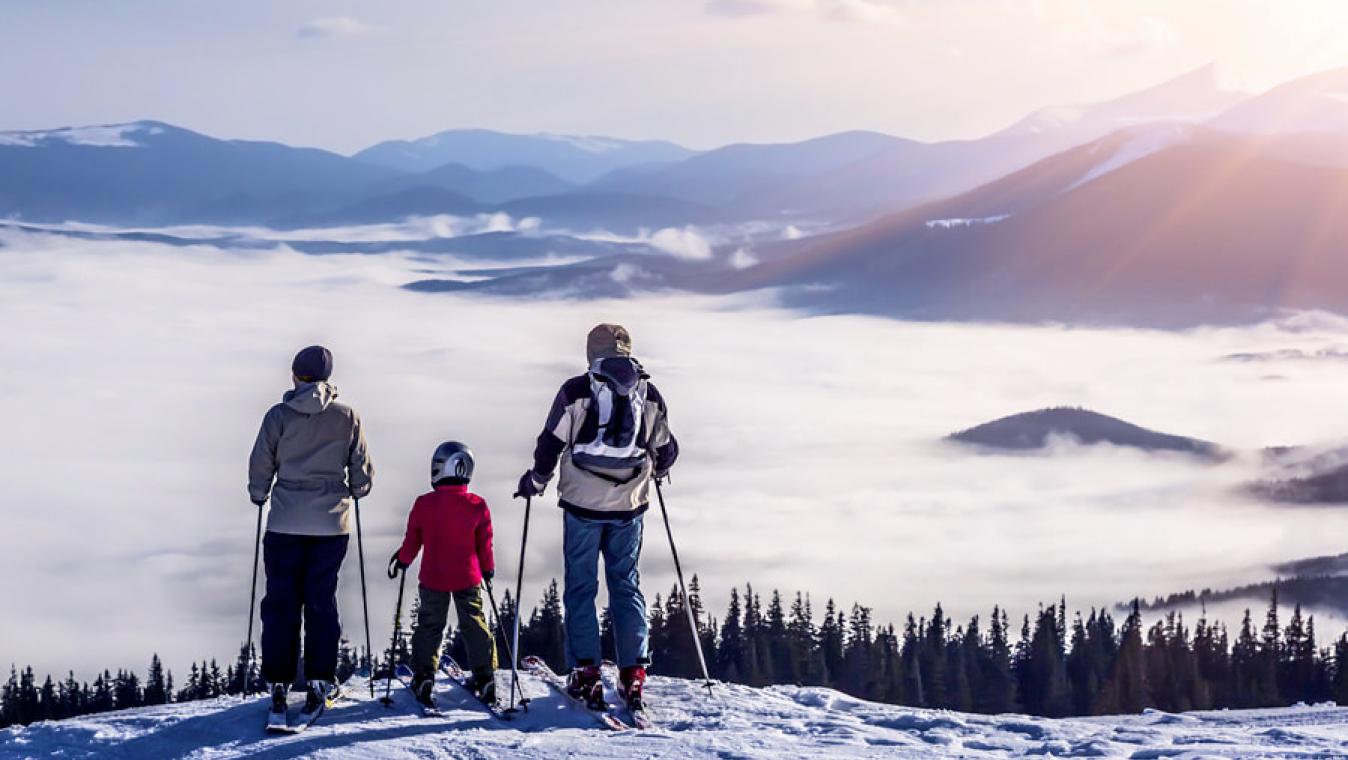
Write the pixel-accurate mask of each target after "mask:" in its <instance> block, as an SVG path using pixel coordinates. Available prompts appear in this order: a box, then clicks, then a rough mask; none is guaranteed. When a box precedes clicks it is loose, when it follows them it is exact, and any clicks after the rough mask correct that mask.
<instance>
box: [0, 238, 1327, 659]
mask: <svg viewBox="0 0 1348 760" xmlns="http://www.w3.org/2000/svg"><path fill="white" fill-rule="evenodd" d="M0 244H3V246H2V247H0V320H3V321H4V323H5V324H7V325H10V326H11V329H7V330H5V331H3V333H0V352H2V353H3V355H4V356H5V357H6V360H5V362H4V364H3V366H0V399H3V403H4V405H5V410H6V411H5V422H6V436H7V440H8V441H9V445H7V446H6V447H5V455H4V457H3V458H0V468H2V469H0V475H3V480H4V482H5V484H6V488H5V498H4V500H3V502H2V503H0V504H2V505H0V519H3V521H4V524H5V526H6V530H5V531H4V537H3V546H0V598H4V599H5V600H6V603H7V614H6V615H5V619H4V622H3V623H0V651H3V653H4V654H5V655H7V656H8V658H9V659H12V660H15V661H17V662H20V663H24V662H32V663H33V664H34V665H35V666H37V667H38V668H39V669H42V670H53V671H55V670H64V669H65V668H67V667H74V668H75V669H76V672H77V674H82V675H86V676H87V675H89V674H90V673H91V672H92V668H94V667H99V668H102V667H113V668H115V667H118V666H127V667H136V668H143V667H144V662H143V661H144V660H145V659H146V658H148V656H149V654H150V652H151V651H152V650H154V649H158V650H159V651H160V653H161V654H163V655H164V656H165V657H166V658H167V661H168V662H169V664H170V665H172V666H173V667H174V668H175V669H176V670H178V671H179V672H180V673H181V671H182V669H183V668H184V667H185V666H186V662H187V660H188V658H190V657H200V656H202V655H208V656H210V655H214V656H220V657H228V656H229V655H230V652H231V650H232V649H233V647H235V646H236V645H237V644H238V642H239V641H240V640H241V639H242V638H243V635H244V632H245V628H246V620H245V615H246V613H247V596H248V585H247V584H248V578H249V563H250V561H251V551H252V548H251V541H252V537H253V536H252V534H253V517H254V512H253V508H252V506H251V505H250V504H249V503H248V500H247V497H246V494H245V492H244V477H245V457H246V455H247V452H248V449H249V447H250V445H251V443H252V440H253V436H254V434H255V432H256V427H257V424H258V421H259V420H260V418H261V415H262V414H263V412H264V411H265V410H266V409H267V407H268V406H269V405H270V404H272V403H274V402H275V401H276V400H277V399H278V398H279V397H280V394H281V392H282V391H284V390H285V389H286V387H287V383H288V380H289V371H288V367H289V361H290V358H291V355H292V353H293V351H294V350H295V349H296V348H298V347H300V346H304V345H308V344H310V343H314V342H322V343H324V344H326V345H328V346H330V347H331V348H332V349H333V350H334V352H335V354H336V367H337V369H336V374H335V376H334V379H335V382H336V383H337V385H338V387H339V388H340V389H341V393H342V398H343V399H344V400H346V401H349V402H350V403H351V404H353V405H354V406H355V407H356V408H357V409H358V410H359V411H360V412H361V414H362V415H363V417H364V419H365V422H366V425H367V428H368V435H369V440H370V446H371V450H372V453H373V457H374V461H375V464H376V467H377V476H376V485H375V490H374V493H373V495H372V496H371V497H370V498H369V499H368V500H367V501H366V502H365V503H364V504H363V509H364V510H365V512H364V515H363V519H364V525H365V530H366V536H365V540H366V553H367V555H368V558H367V561H368V562H369V567H368V568H367V569H368V570H369V571H370V573H371V575H372V578H375V579H378V578H380V576H379V574H378V572H377V571H378V565H379V564H380V562H379V560H380V558H382V557H385V556H387V554H388V553H389V552H390V551H392V550H393V548H394V547H395V545H396V542H397V539H398V536H399V533H400V531H401V528H402V525H403V522H404V520H405V517H406V513H407V509H408V508H409V506H410V504H411V502H412V499H413V498H414V497H415V496H416V495H417V494H418V493H420V492H421V491H422V490H424V489H425V488H426V486H427V484H426V483H425V482H424V481H425V470H426V459H427V457H428V456H429V455H430V453H431V451H432V450H433V449H434V447H435V445H436V444H437V443H439V442H440V441H441V440H444V439H446V438H458V439H461V440H465V441H468V442H469V443H471V444H472V445H473V447H474V449H475V450H476V451H477V453H478V456H479V458H480V463H479V476H478V479H477V481H476V487H477V488H478V489H479V490H480V492H481V493H482V494H483V495H484V496H486V497H487V499H488V500H489V502H490V503H491V505H492V508H493V510H494V513H495V515H496V520H497V534H498V536H499V537H500V543H499V546H498V557H499V559H500V565H501V575H502V577H506V578H512V577H513V575H514V572H515V567H516V563H517V560H518V557H517V551H518V543H517V541H518V538H519V535H520V528H521V519H522V510H521V508H520V504H519V502H512V501H511V500H510V499H509V494H510V493H511V487H512V485H513V483H514V480H515V479H516V478H517V477H518V475H519V473H520V472H521V471H522V470H523V469H524V468H525V467H526V466H527V465H528V463H529V454H530V451H531V448H532V442H533V438H534V436H536V435H537V432H538V429H539V427H540V425H541V424H542V421H543V415H544V413H545V412H546V409H547V406H548V403H549V401H550V400H551V397H552V395H553V394H554V393H555V391H556V388H557V386H558V384H560V383H561V382H562V381H563V380H564V379H565V378H566V377H568V376H570V375H572V374H575V373H577V372H579V371H581V370H582V369H583V363H584V362H583V350H584V335H585V332H586V330H587V329H588V328H589V327H590V326H591V325H592V324H594V323H596V322H600V321H616V322H621V323H624V324H626V325H627V326H628V327H629V328H630V329H631V330H632V333H633V335H634V336H635V339H636V349H637V352H638V353H639V355H640V356H641V357H642V359H643V360H644V362H645V364H646V366H647V367H648V368H649V369H650V371H651V373H652V375H653V376H654V378H655V382H656V383H658V384H659V385H660V387H661V389H662V391H663V392H664V394H665V395H666V396H667V397H668V398H669V400H670V404H671V419H672V423H673V426H674V429H675V432H676V433H677V434H678V436H679V438H680V441H681V442H682V444H683V450H684V457H683V460H682V461H681V463H680V465H679V467H678V468H677V470H676V472H675V475H674V481H673V484H672V486H671V487H670V488H669V489H667V494H668V496H669V499H670V503H669V506H670V509H671V517H672V520H673V526H674V531H675V534H676V536H677V537H678V539H679V541H680V551H681V555H682V559H683V561H684V563H685V566H686V567H687V568H688V569H689V570H690V571H693V572H696V573H698V574H699V575H700V576H701V578H702V581H703V584H704V588H705V589H706V590H707V593H708V595H709V597H710V599H709V606H710V608H711V609H712V610H713V611H714V612H716V613H717V614H720V613H721V612H722V610H723V608H724V604H725V595H726V594H727V592H728V590H729V588H730V586H731V585H736V584H740V583H743V582H744V581H746V580H749V581H753V582H754V583H755V585H756V586H757V587H758V588H760V589H764V590H766V589H770V588H772V587H780V588H783V589H802V590H805V591H809V592H811V593H812V594H813V595H814V597H815V600H816V602H817V603H822V601H823V600H824V598H826V597H829V596H833V597H836V598H837V599H838V600H839V601H840V602H844V603H850V602H851V601H852V600H854V599H855V600H860V601H862V602H865V603H868V604H871V605H874V606H875V607H876V608H877V609H876V617H877V620H882V621H894V622H901V620H900V619H899V616H900V615H901V614H902V613H903V612H906V611H907V610H909V609H917V610H927V609H929V608H930V606H931V605H933V604H934V603H935V602H937V601H938V600H940V601H943V602H944V603H945V604H946V607H947V609H949V610H951V611H952V612H953V613H954V614H956V615H960V616H963V615H967V614H970V613H973V612H986V610H987V609H989V608H990V607H991V606H992V605H993V604H1004V605H1009V606H1010V607H1011V609H1012V610H1013V611H1015V612H1023V611H1027V610H1031V609H1033V606H1034V605H1035V604H1036V603H1037V602H1038V601H1040V600H1052V599H1056V598H1057V597H1058V595H1059V594H1064V593H1065V594H1066V595H1067V597H1068V602H1069V606H1073V607H1077V606H1083V607H1084V606H1088V605H1091V604H1096V605H1099V604H1105V603H1110V602H1114V601H1116V600H1119V599H1122V598H1126V597H1129V596H1131V595H1134V594H1142V595H1153V594H1160V593H1165V592H1169V591H1172V590H1177V589H1182V588H1188V587H1199V588H1201V587H1203V586H1206V585H1222V584H1225V583H1227V582H1231V581H1239V580H1257V579H1262V578H1264V577H1266V576H1267V571H1266V569H1265V568H1266V566H1267V565H1268V564H1269V563H1271V562H1276V561H1282V560H1286V559H1290V558H1296V557H1303V556H1309V555H1315V554H1327V553H1336V552H1338V551H1340V550H1341V536H1342V535H1343V534H1344V533H1345V531H1346V530H1348V511H1341V510H1333V509H1279V508H1275V507H1270V506H1267V505H1264V504H1261V503H1258V502H1255V501H1252V500H1250V499H1249V498H1247V497H1245V496H1242V495H1240V494H1239V493H1238V492H1236V491H1235V490H1234V488H1235V486H1237V485H1239V484H1240V483H1242V482H1244V480H1245V479H1247V478H1248V477H1249V476H1250V475H1251V473H1252V472H1253V471H1254V469H1255V466H1254V465H1253V464H1252V463H1251V462H1250V461H1248V460H1246V459H1237V460H1235V461H1233V462H1231V463H1228V464H1224V465H1220V466H1209V465H1202V464H1198V463H1195V462H1193V461H1191V460H1188V459H1185V458H1183V457H1159V456H1148V455H1145V454H1140V453H1137V452H1132V451H1124V450H1113V449H1107V448H1105V449H1095V450H1086V449H1074V448H1068V449H1065V450H1060V451H1057V452H1055V454H1054V455H1053V456H988V455H980V454H975V453H972V452H970V451H968V450H965V449H962V448H960V447H957V446H954V445H952V444H947V443H944V442H942V441H941V440H940V439H941V438H942V436H944V435H945V434H947V433H950V432H952V431H955V430H959V429H963V428H966V427H969V426H970V425H973V424H977V423H980V422H983V421H986V420H989V419H992V418H995V417H998V416H1001V415H1004V414H1008V413H1012V412H1017V411H1023V410H1027V409H1033V408H1037V407H1043V406H1050V405H1058V404H1079V405H1084V406H1088V407H1090V408H1094V409H1097V410H1099V411H1103V412H1106V413H1110V414H1114V415H1117V416H1120V417H1123V418H1124V419H1127V420H1129V421H1132V422H1136V423H1138V424H1142V425H1146V426H1149V427H1153V428H1156V429H1161V430H1166V431H1170V432H1176V433H1183V434H1187V435H1193V436H1196V437H1200V438H1204V439H1208V440H1213V441H1218V442H1220V443H1223V444H1226V445H1230V446H1235V447H1242V448H1247V449H1252V448H1256V447H1259V446H1263V445H1270V444H1280V443H1297V442H1303V441H1311V440H1322V439H1326V438H1333V437H1337V435H1338V433H1339V431H1348V404H1344V403H1343V395H1344V393H1345V391H1344V389H1343V387H1342V381H1341V372H1340V371H1339V369H1338V368H1337V365H1336V363H1334V362H1304V361H1301V362H1287V363H1276V362H1257V363H1240V362H1230V361H1222V360H1220V357H1223V356H1226V355H1229V354H1232V353H1237V352H1265V351H1276V350H1283V349H1292V348H1295V349H1302V350H1306V351H1318V350H1321V349H1324V348H1328V347H1333V346H1342V345H1343V344H1344V342H1345V341H1348V328H1345V326H1344V324H1343V323H1342V321H1339V320H1332V319H1323V318H1317V319H1312V320H1301V321H1298V322H1296V323H1294V324H1289V325H1286V326H1276V325H1266V326H1262V327H1258V328H1249V329H1240V330H1220V331H1206V332H1193V333H1184V334H1171V333H1157V332H1147V331H1127V330H1119V331H1100V330H1074V329H1064V328H1058V327H1002V326H987V325H942V324H908V323H900V322H893V321H887V320H880V319H870V318H862V317H810V318H804V317H801V316H799V315H796V314H793V313H789V312H785V311H780V310H776V309H773V308H770V307H767V306H763V305H761V304H753V303H747V302H744V301H739V300H724V299H708V298H694V297H658V298H656V297H651V298H643V299H639V300H632V301H600V302H565V301H546V300H539V299H532V298H530V299H519V300H493V299H484V298H478V297H462V296H454V295H446V294H422V293H411V292H406V291H402V290H399V289H398V288H397V287H396V286H397V285H400V284H402V283H403V282H406V281H408V280H411V279H417V278H419V277H420V276H422V275H420V274H418V271H419V270H422V269H424V268H425V267H426V266H427V263H426V262H425V261H423V260H414V259H409V258H402V257H399V256H392V255H390V256H321V257H315V256H303V255H300V254H297V253H293V252H291V251H289V250H286V249H280V250H269V251H259V252H250V251H231V252H224V251H220V250H217V249H214V248H211V247H208V246H200V247H188V248H168V247H163V246H157V245H146V244H124V243H110V242H88V241H77V240H71V239H64V238H57V237H52V236H45V235H24V234H19V233H14V232H4V233H0ZM552 496H553V495H552V493H550V494H549V497H548V498H545V499H543V500H541V501H540V502H539V503H537V504H536V505H535V515H534V521H535V522H534V524H533V529H532V530H531V534H530V536H531V546H530V554H529V558H528V561H529V568H530V573H529V579H528V583H527V584H526V585H527V589H526V594H527V597H528V598H529V599H533V598H535V597H536V594H537V593H538V591H539V590H540V589H541V586H542V585H543V584H544V583H546V582H547V580H548V579H549V578H551V577H556V576H559V575H560V572H561V558H560V553H559V543H560V538H561V531H560V517H559V514H558V512H557V510H556V508H555V506H553V503H554V502H553V498H552ZM651 527H652V528H653V529H654V528H655V526H654V525H652V526H651ZM646 547H647V548H646V555H645V558H644V560H643V574H644V577H645V579H646V583H647V587H648V589H649V592H650V594H651V595H652V596H654V594H655V592H657V591H659V592H666V591H667V590H668V588H669V587H670V585H671V584H672V582H673V574H672V565H671V562H670V558H669V552H668V548H667V547H666V546H665V543H664V541H663V538H662V536H661V534H660V532H659V531H656V532H653V533H652V534H651V536H650V540H648V541H647V543H646ZM354 555H355V552H354V551H353V552H352V556H351V558H350V559H349V562H348V565H347V567H346V570H345V576H344V580H343V586H342V592H341V593H342V603H343V611H344V615H345V619H346V621H347V624H348V626H347V627H348V630H350V631H356V630H357V629H358V627H357V626H355V625H353V623H354V622H355V621H358V620H359V614H360V606H359V584H358V582H357V576H356V573H355V566H354V562H355V559H354ZM394 592H395V589H394V588H392V586H391V585H390V584H388V583H387V582H385V581H383V580H382V579H379V580H372V587H371V602H372V605H373V606H372V609H371V619H372V622H373V624H374V626H375V631H374V635H375V638H376V640H383V639H385V638H386V637H387V635H388V624H389V623H388V621H389V619H390V618H391V612H392V605H393V601H394ZM95 628H96V629H97V630H99V631H100V634H99V635H98V636H96V637H91V636H90V635H89V631H90V630H91V629H95Z"/></svg>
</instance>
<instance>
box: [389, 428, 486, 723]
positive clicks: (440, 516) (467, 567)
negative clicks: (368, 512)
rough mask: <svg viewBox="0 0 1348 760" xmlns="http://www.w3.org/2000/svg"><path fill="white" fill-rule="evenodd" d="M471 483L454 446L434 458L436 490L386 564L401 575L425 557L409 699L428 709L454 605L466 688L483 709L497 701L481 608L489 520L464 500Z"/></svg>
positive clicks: (421, 503) (478, 505)
mask: <svg viewBox="0 0 1348 760" xmlns="http://www.w3.org/2000/svg"><path fill="white" fill-rule="evenodd" d="M472 477H473V452H472V451H471V450H470V449H469V448H468V447H467V446H465V445H463V444H462V443H459V442H457V441H448V442H446V443H442V444H440V446H439V448H437V449H436V450H435V455H434V456H433V457H432V458H431V483H432V484H433V485H434V489H433V490H432V491H431V492H430V493H426V494H422V495H421V496H419V497H417V500H416V503H415V504H413V505H412V514H411V515H410V516H409V517H408V518H407V535H406V536H404V538H403V545H402V547H401V548H400V549H399V550H398V551H397V553H395V554H394V555H393V558H392V559H391V560H390V561H389V564H390V566H393V567H395V568H396V569H398V570H406V569H407V567H408V566H409V565H411V564H412V561H413V560H415V559H416V558H417V552H419V551H420V550H421V548H422V547H423V546H424V547H425V549H426V553H425V556H423V557H422V558H421V572H420V573H419V575H418V580H419V581H420V588H419V595H420V598H421V609H420V611H419V612H418V614H417V622H416V630H415V631H413V633H412V672H413V681H412V691H413V692H414V693H415V694H416V696H417V700H418V701H420V702H421V703H422V704H424V705H426V706H428V707H432V708H433V707H434V706H435V699H434V697H433V696H432V690H433V688H434V684H435V671H436V667H437V665H438V664H439V661H440V644H441V642H442V641H443V640H444V634H445V623H446V622H447V620H448V618H449V603H450V600H451V599H453V601H454V608H455V611H456V612H457V613H458V616H459V632H460V633H461V634H463V641H464V644H465V645H466V647H467V649H468V666H469V668H471V669H472V673H473V679H472V681H471V682H470V683H469V684H468V686H469V688H471V689H473V690H474V691H476V692H477V693H478V695H479V696H480V697H481V698H482V699H483V700H484V701H486V702H489V703H490V702H494V701H495V700H496V681H495V673H496V642H495V641H494V640H493V638H492V634H491V629H490V628H488V627H487V616H486V613H485V612H484V611H483V608H482V582H483V581H484V580H486V581H490V580H491V578H492V576H493V575H494V574H495V570H496V563H495V560H494V559H493V557H492V545H491V540H492V528H491V512H490V511H488V509H487V502H486V501H484V500H483V499H482V497H480V496H478V495H476V494H473V493H469V492H468V482H469V481H470V480H471V479H472Z"/></svg>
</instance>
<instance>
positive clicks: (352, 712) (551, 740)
mask: <svg viewBox="0 0 1348 760" xmlns="http://www.w3.org/2000/svg"><path fill="white" fill-rule="evenodd" d="M352 686H353V688H354V693H355V694H356V696H357V697H358V699H357V700H355V701H352V702H344V703H342V704H341V705H340V706H339V707H337V708H335V709H333V710H332V711H331V712H329V713H328V714H327V715H326V716H325V717H324V719H323V720H322V721H321V722H320V723H318V724H317V725H315V726H314V727H313V728H312V729H310V730H309V731H308V732H306V733H304V734H300V735H295V736H271V735H267V734H265V733H264V732H263V730H262V728H261V724H262V720H263V717H264V710H265V707H264V705H263V701H262V700H261V699H248V700H245V699H241V698H237V697H224V698H221V699H216V700H211V701H204V702H191V703H185V704H181V705H167V706H163V707H153V708H143V709H138V710H126V711H122V712H115V713H107V714H104V715H98V716H90V717H86V718H81V719H72V720H67V721H59V722H48V723H38V724H34V725H32V726H29V727H27V728H11V729H8V730H6V731H4V732H0V757H5V758H10V757H14V758H21V757H22V758H27V757H53V756H54V757H65V758H80V757H154V758H168V757H196V758H232V757H267V758H292V757H310V756H312V757H342V758H353V757H354V758H360V757H372V758H373V757H377V758H423V757H436V758H440V757H453V758H505V757H510V758H656V757H659V758H702V757H714V758H725V759H726V760H732V759H734V760H754V759H756V758H797V757H809V758H859V757H896V758H929V757H930V758H941V757H963V758H979V757H1030V756H1040V757H1123V758H1161V757H1179V758H1217V757H1223V758H1234V757H1239V758H1254V757H1280V758H1291V757H1322V758H1324V757H1348V708H1339V707H1334V706H1320V707H1303V706H1298V707H1292V708H1285V709H1278V710H1242V711H1221V712H1206V713H1189V714H1183V715H1172V714H1168V713H1159V712H1150V713H1147V714H1144V715H1139V716H1113V717H1105V718H1083V719H1064V720H1050V719H1042V718H1030V717H1025V716H1020V715H1000V716H982V715H966V714H962V713H953V712H945V711H936V710H916V709H911V708H901V707H893V706H889V705H880V704H875V703H871V702H864V701H862V700H858V699H853V698H851V697H848V696H845V695H843V694H840V693H838V692H836V691H832V690H829V689H819V688H800V687H786V686H777V687H771V688H768V689H751V688H749V687H746V686H733V685H722V686H720V687H719V688H718V690H717V692H716V695H715V696H714V697H712V698H708V697H707V695H706V693H705V692H704V691H703V690H702V689H701V688H700V687H699V685H698V684H696V683H694V682H690V681H683V680H679V679H672V678H653V679H652V680H651V683H650V687H649V693H650V694H651V695H652V697H653V701H654V704H655V705H656V718H657V719H658V721H659V723H660V727H659V728H657V729H654V730H650V731H635V730H632V731H627V732H622V733H614V732H611V731H608V730H605V729H601V728H598V727H597V724H596V723H595V722H594V720H593V719H592V718H591V717H590V716H589V715H588V714H586V713H585V712H584V711H583V710H578V709H576V708H574V707H572V706H571V704H570V703H569V702H568V701H566V700H563V699H560V698H559V697H557V696H556V695H554V694H552V693H550V692H547V691H546V690H545V689H544V687H542V686H541V684H540V683H538V682H529V691H530V693H531V694H534V695H536V696H535V698H534V701H533V703H532V706H531V709H530V711H529V713H528V714H526V715H522V716H521V717H520V718H518V719H517V720H515V721H512V722H511V723H510V724H503V723H500V722H498V721H497V720H496V719H494V718H492V717H491V716H489V715H488V714H487V713H486V712H485V711H483V710H481V709H480V708H478V707H476V703H475V702H474V701H473V700H472V698H471V697H459V696H458V694H459V692H456V691H449V690H445V691H442V692H441V693H440V694H439V699H440V701H441V704H442V706H444V707H445V708H446V710H445V715H444V717H442V718H423V717H420V715H415V714H413V710H412V701H411V695H410V694H408V693H407V692H406V691H397V692H395V705H394V706H393V707H392V708H386V707H383V706H382V705H380V704H379V703H378V702H377V701H375V700H371V699H369V698H368V692H367V691H362V690H361V689H362V688H363V687H364V686H365V683H364V682H360V683H354V684H352Z"/></svg>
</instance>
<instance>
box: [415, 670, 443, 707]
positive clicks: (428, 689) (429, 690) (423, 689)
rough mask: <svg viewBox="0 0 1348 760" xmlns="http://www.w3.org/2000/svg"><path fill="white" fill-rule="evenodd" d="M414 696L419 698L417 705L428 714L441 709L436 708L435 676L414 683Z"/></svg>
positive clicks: (424, 677)
mask: <svg viewBox="0 0 1348 760" xmlns="http://www.w3.org/2000/svg"><path fill="white" fill-rule="evenodd" d="M412 694H413V696H415V697H416V698H417V704H419V705H421V709H422V710H425V711H427V712H435V711H436V710H438V709H439V708H438V707H436V706H435V676H423V677H421V678H418V679H417V680H416V681H414V682H413V683H412Z"/></svg>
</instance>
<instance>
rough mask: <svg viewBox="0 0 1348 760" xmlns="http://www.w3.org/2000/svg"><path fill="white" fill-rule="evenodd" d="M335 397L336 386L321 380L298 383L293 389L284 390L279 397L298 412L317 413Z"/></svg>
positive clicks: (325, 407) (326, 406)
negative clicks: (283, 393)
mask: <svg viewBox="0 0 1348 760" xmlns="http://www.w3.org/2000/svg"><path fill="white" fill-rule="evenodd" d="M336 399H337V386H335V385H333V384H331V383H327V382H323V381H321V380H320V381H319V382H316V383H300V384H299V385H297V386H295V390H293V391H286V393H285V395H284V396H282V397H281V400H282V401H283V402H285V404H286V406H289V407H290V408H291V409H294V410H295V411H297V412H299V413H300V414H318V413H319V412H321V411H323V410H324V409H327V408H328V404H331V403H332V402H333V401H335V400H336Z"/></svg>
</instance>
